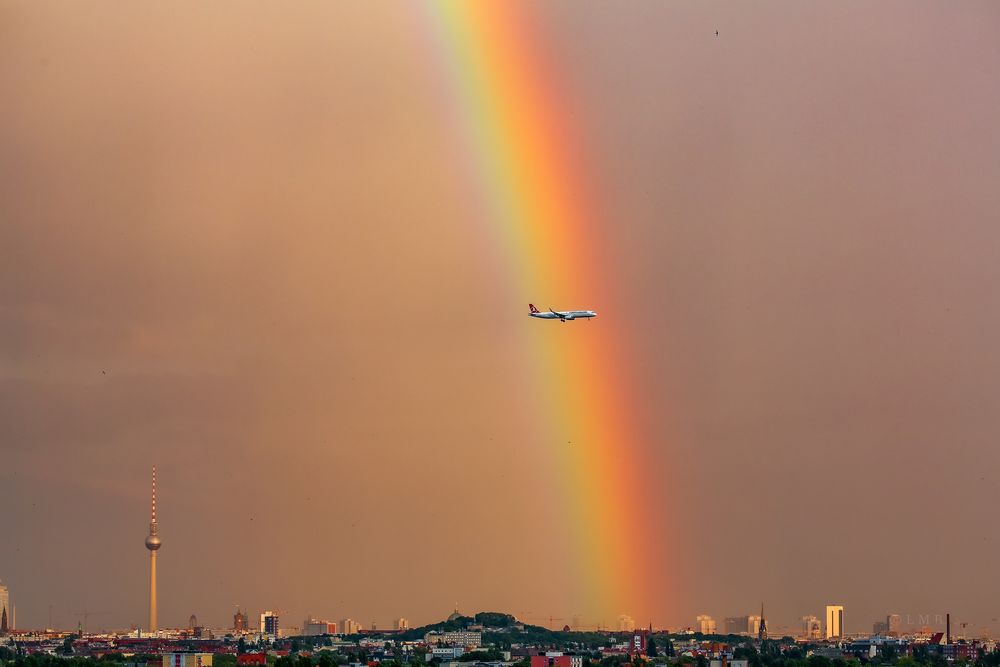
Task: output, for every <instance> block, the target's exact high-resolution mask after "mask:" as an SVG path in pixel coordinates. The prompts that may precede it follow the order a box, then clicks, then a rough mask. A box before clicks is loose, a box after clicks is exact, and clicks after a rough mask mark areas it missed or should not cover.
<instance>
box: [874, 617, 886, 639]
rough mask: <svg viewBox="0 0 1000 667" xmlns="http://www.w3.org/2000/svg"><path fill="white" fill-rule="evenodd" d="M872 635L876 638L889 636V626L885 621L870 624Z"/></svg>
mask: <svg viewBox="0 0 1000 667" xmlns="http://www.w3.org/2000/svg"><path fill="white" fill-rule="evenodd" d="M872 634H873V635H875V636H876V637H885V636H886V635H888V634H889V624H888V623H886V622H885V621H875V622H874V623H872Z"/></svg>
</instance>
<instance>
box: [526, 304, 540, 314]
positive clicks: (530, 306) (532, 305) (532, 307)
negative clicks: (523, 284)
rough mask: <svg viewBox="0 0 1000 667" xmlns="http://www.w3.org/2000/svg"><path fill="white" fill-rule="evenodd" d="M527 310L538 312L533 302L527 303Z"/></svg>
mask: <svg viewBox="0 0 1000 667" xmlns="http://www.w3.org/2000/svg"><path fill="white" fill-rule="evenodd" d="M528 312H529V313H537V312H538V309H537V308H535V304H533V303H529V304H528Z"/></svg>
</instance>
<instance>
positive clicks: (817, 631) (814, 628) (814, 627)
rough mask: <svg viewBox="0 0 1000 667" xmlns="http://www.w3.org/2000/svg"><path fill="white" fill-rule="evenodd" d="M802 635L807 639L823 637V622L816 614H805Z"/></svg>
mask: <svg viewBox="0 0 1000 667" xmlns="http://www.w3.org/2000/svg"><path fill="white" fill-rule="evenodd" d="M802 636H803V637H805V638H806V639H822V638H823V624H822V623H821V622H820V620H819V619H818V618H816V617H815V616H803V617H802Z"/></svg>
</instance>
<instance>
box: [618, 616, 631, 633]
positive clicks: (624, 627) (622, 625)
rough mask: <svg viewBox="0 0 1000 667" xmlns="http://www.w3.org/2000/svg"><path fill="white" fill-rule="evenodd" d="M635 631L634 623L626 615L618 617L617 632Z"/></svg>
mask: <svg viewBox="0 0 1000 667" xmlns="http://www.w3.org/2000/svg"><path fill="white" fill-rule="evenodd" d="M633 630H635V621H634V620H633V619H632V617H631V616H629V615H628V614H622V615H621V616H619V617H618V631H619V632H632V631H633Z"/></svg>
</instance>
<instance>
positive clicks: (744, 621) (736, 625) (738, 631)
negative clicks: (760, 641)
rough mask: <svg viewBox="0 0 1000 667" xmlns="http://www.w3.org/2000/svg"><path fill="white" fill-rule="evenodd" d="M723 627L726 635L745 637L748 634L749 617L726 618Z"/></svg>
mask: <svg viewBox="0 0 1000 667" xmlns="http://www.w3.org/2000/svg"><path fill="white" fill-rule="evenodd" d="M725 627H726V634H728V635H745V634H747V633H748V632H750V617H749V616H730V617H728V618H726V621H725ZM754 634H757V633H756V632H755V633H754Z"/></svg>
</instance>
